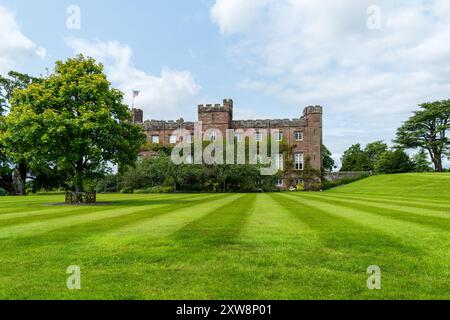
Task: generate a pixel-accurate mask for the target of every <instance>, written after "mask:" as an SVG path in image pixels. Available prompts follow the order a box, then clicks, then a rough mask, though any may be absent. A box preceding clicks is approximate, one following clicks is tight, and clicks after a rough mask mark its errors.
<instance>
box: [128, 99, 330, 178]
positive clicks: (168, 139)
mask: <svg viewBox="0 0 450 320" xmlns="http://www.w3.org/2000/svg"><path fill="white" fill-rule="evenodd" d="M131 112H132V118H133V119H134V122H135V123H142V125H143V126H144V129H145V132H146V134H147V137H148V142H149V143H158V144H161V145H164V146H170V145H173V144H176V143H179V142H180V141H181V139H182V137H181V135H177V134H176V131H177V130H179V131H180V130H186V131H188V132H190V133H191V134H193V132H194V126H195V123H194V122H186V121H184V120H183V119H179V120H177V121H158V120H149V121H145V122H144V121H143V114H142V110H139V109H133V110H131ZM322 112H323V111H322V107H320V106H310V107H306V108H305V109H304V111H303V115H302V116H301V117H299V118H297V119H266V120H234V118H233V100H231V99H226V100H224V101H223V104H222V105H221V104H216V105H199V106H198V121H201V122H202V124H203V131H204V132H207V131H208V130H209V131H211V130H217V131H220V132H221V133H222V136H223V137H225V133H226V130H227V129H234V130H236V131H237V130H244V131H246V130H249V129H254V130H255V131H256V132H258V130H261V129H265V130H267V132H273V131H274V130H279V131H280V133H281V135H282V140H283V141H285V142H286V143H287V146H288V150H289V159H288V162H289V163H292V164H293V165H292V168H283V169H285V171H286V172H288V173H287V175H286V177H285V179H284V180H283V181H280V187H289V185H292V184H295V183H296V182H297V181H298V179H299V174H300V172H301V170H302V168H303V166H304V161H305V159H306V158H307V157H309V158H310V160H311V165H312V166H313V167H314V168H315V169H318V170H320V169H321V167H322V157H321V146H322ZM174 132H175V134H174ZM180 132H181V131H180ZM150 155H151V154H150V153H143V156H144V157H145V156H150ZM281 182H282V183H281Z"/></svg>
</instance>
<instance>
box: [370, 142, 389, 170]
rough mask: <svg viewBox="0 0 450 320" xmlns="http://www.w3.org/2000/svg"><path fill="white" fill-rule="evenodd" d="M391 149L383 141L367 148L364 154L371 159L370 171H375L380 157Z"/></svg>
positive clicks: (373, 143) (371, 144)
mask: <svg viewBox="0 0 450 320" xmlns="http://www.w3.org/2000/svg"><path fill="white" fill-rule="evenodd" d="M388 149H389V147H388V145H387V144H386V143H384V142H383V141H375V142H372V143H369V144H368V145H367V146H366V147H365V148H364V152H365V153H366V154H367V156H368V157H369V161H370V167H371V168H370V169H371V170H375V166H376V163H377V162H378V159H379V158H380V156H381V155H382V154H383V153H385V152H386V151H388Z"/></svg>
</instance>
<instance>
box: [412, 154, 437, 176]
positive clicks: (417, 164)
mask: <svg viewBox="0 0 450 320" xmlns="http://www.w3.org/2000/svg"><path fill="white" fill-rule="evenodd" d="M412 162H413V164H414V172H430V171H433V169H432V168H431V164H430V162H429V161H428V156H427V153H426V151H425V150H423V149H420V151H419V152H418V153H416V154H415V155H414V156H413V157H412Z"/></svg>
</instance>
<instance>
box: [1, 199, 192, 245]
mask: <svg viewBox="0 0 450 320" xmlns="http://www.w3.org/2000/svg"><path fill="white" fill-rule="evenodd" d="M197 197H199V196H197ZM189 198H193V197H192V196H188V195H187V196H185V197H183V198H182V199H189ZM194 198H195V197H194ZM182 199H179V200H182ZM158 201H161V202H160V203H158ZM151 202H154V203H155V204H154V205H153V206H151V205H147V206H132V207H115V208H114V209H111V210H107V211H102V212H90V213H86V214H81V215H72V216H68V217H61V218H55V219H50V220H44V221H36V222H29V223H26V224H19V225H13V226H7V227H0V239H5V238H10V237H23V236H33V235H34V234H42V233H46V232H49V231H52V230H55V229H61V228H65V227H73V226H77V225H81V224H86V223H92V222H97V221H100V220H105V219H111V218H115V217H121V216H127V215H131V214H134V213H137V212H144V213H145V212H148V210H149V209H156V208H158V207H163V206H168V207H170V206H171V205H173V204H175V203H176V202H170V201H166V200H164V201H162V200H156V199H155V200H150V202H149V203H151Z"/></svg>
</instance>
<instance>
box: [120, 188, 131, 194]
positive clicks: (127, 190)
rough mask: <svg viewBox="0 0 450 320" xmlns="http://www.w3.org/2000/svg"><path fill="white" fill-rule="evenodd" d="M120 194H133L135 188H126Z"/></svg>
mask: <svg viewBox="0 0 450 320" xmlns="http://www.w3.org/2000/svg"><path fill="white" fill-rule="evenodd" d="M120 193H133V188H130V187H125V188H123V189H122V190H120Z"/></svg>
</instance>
